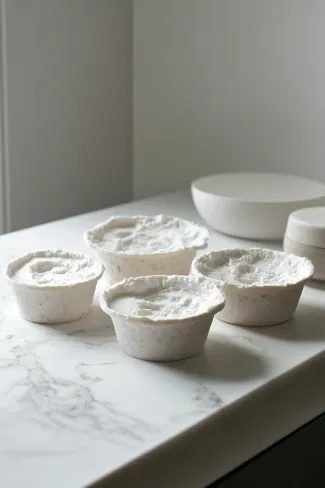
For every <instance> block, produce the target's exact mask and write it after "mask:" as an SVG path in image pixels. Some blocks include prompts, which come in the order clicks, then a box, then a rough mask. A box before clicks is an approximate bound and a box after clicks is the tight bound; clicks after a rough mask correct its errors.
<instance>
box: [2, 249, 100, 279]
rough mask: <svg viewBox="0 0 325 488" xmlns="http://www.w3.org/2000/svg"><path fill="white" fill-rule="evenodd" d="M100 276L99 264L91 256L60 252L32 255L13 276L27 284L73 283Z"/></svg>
mask: <svg viewBox="0 0 325 488" xmlns="http://www.w3.org/2000/svg"><path fill="white" fill-rule="evenodd" d="M96 276H98V266H96V265H95V264H94V263H92V261H91V260H90V259H89V258H86V257H78V256H77V255H73V254H71V255H69V254H68V253H61V254H60V253H59V254H58V255H55V254H54V255H51V254H50V253H46V255H41V256H38V255H37V253H36V254H35V255H30V257H29V259H28V260H27V261H25V262H23V263H22V264H21V266H18V267H17V268H16V269H15V270H14V272H13V273H12V275H11V278H12V279H13V280H15V281H18V282H19V283H23V284H26V285H49V286H57V285H73V284H75V283H78V282H83V281H87V280H89V279H92V278H95V277H96Z"/></svg>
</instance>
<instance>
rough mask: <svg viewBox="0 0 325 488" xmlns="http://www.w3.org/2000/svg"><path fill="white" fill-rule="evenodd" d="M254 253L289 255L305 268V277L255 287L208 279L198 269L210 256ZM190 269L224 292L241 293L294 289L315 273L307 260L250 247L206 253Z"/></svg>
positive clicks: (271, 250) (281, 252)
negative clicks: (199, 264) (238, 291)
mask: <svg viewBox="0 0 325 488" xmlns="http://www.w3.org/2000/svg"><path fill="white" fill-rule="evenodd" d="M256 251H259V252H260V251H267V252H272V253H273V254H281V255H282V256H288V255H290V256H292V257H293V258H294V259H296V260H297V261H300V262H301V265H302V266H305V267H306V276H305V277H304V278H302V279H300V280H296V281H295V282H294V283H292V282H291V283H289V282H288V283H279V284H277V285H256V284H247V283H238V284H234V283H227V281H225V280H218V279H215V278H210V277H208V276H206V275H204V274H203V273H202V272H201V271H200V270H199V267H198V263H202V262H203V263H204V262H206V261H207V260H208V259H210V257H211V256H216V255H221V254H226V255H227V254H228V255H229V254H232V253H234V252H243V253H246V254H249V253H250V252H256ZM191 269H192V271H193V273H194V274H195V275H197V276H204V277H205V278H207V279H209V280H211V281H214V282H215V283H217V284H218V285H219V286H220V287H221V288H222V289H224V290H231V289H233V290H242V291H244V290H245V291H254V290H259V291H262V290H265V291H277V290H281V289H289V288H295V287H297V286H300V285H303V284H304V283H306V282H307V281H309V280H310V279H311V278H312V277H313V275H314V272H315V268H314V266H313V264H312V262H311V261H310V260H309V259H307V258H304V257H300V256H296V255H294V254H292V253H286V252H284V251H276V250H273V249H268V248H263V247H251V248H248V249H244V248H224V249H219V250H216V251H210V252H208V253H205V254H201V256H197V257H196V258H195V259H194V260H193V262H192V267H191Z"/></svg>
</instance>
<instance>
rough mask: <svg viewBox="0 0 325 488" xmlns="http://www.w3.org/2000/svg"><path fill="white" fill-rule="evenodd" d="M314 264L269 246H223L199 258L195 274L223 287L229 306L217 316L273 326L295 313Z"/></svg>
mask: <svg viewBox="0 0 325 488" xmlns="http://www.w3.org/2000/svg"><path fill="white" fill-rule="evenodd" d="M313 272H314V267H313V265H312V263H311V262H310V261H309V260H308V259H306V258H301V257H298V256H294V255H293V254H286V253H283V252H279V251H272V250H270V249H257V248H252V249H246V250H244V249H224V250H221V251H214V252H210V253H207V254H203V255H202V256H200V257H198V258H196V259H195V260H194V261H193V264H192V273H193V274H194V275H196V276H205V277H207V278H208V279H210V280H212V281H214V282H215V283H216V284H217V285H219V286H220V287H221V289H222V290H223V292H224V294H225V297H226V306H225V307H224V309H223V310H222V311H221V312H220V313H219V314H218V316H217V318H218V319H220V320H222V321H224V322H228V323H230V324H235V325H252V326H260V325H274V324H280V323H282V322H286V321H287V320H289V319H290V318H291V317H292V315H293V314H294V312H295V310H296V308H297V305H298V302H299V299H300V295H301V293H302V290H303V287H304V285H305V283H306V282H307V281H308V280H310V279H311V278H312V276H313Z"/></svg>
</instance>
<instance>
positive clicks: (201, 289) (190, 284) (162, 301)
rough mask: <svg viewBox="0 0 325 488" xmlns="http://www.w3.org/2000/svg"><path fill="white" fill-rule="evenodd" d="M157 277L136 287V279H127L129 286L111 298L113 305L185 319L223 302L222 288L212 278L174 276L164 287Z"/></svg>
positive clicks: (136, 313)
mask: <svg viewBox="0 0 325 488" xmlns="http://www.w3.org/2000/svg"><path fill="white" fill-rule="evenodd" d="M157 280H159V278H158V279H156V280H155V279H153V280H150V279H149V277H148V279H147V285H146V286H145V287H137V286H136V284H135V286H134V283H135V281H134V280H132V279H129V280H126V282H127V284H126V287H125V289H124V290H122V291H121V292H120V294H119V296H116V297H114V298H113V299H112V300H111V301H110V303H109V306H110V308H111V309H113V310H115V311H116V312H119V313H120V314H123V315H127V316H142V317H150V318H155V319H157V318H162V319H183V318H186V317H191V316H194V315H200V314H202V313H205V312H206V311H207V310H209V309H210V308H213V306H215V305H216V303H217V304H220V303H222V301H223V296H222V294H221V292H220V290H219V288H218V287H217V286H215V285H212V286H211V283H208V282H207V281H208V280H204V281H203V280H199V281H198V280H197V279H196V280H195V279H193V277H189V279H188V280H179V279H178V277H173V276H172V277H169V279H165V280H164V282H163V283H162V284H161V286H157V284H158V285H159V284H160V283H159V281H157ZM128 283H129V284H130V286H129V285H128ZM137 288H138V291H137ZM140 288H141V289H140ZM132 289H133V291H132V293H131V290H132Z"/></svg>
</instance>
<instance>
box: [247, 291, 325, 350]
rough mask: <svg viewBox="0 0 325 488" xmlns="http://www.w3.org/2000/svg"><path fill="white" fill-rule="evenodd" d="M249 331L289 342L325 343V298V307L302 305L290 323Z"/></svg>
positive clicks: (251, 328) (255, 328)
mask: <svg viewBox="0 0 325 488" xmlns="http://www.w3.org/2000/svg"><path fill="white" fill-rule="evenodd" d="M249 329H250V330H252V331H253V332H254V334H259V335H263V336H266V337H271V338H274V339H280V340H284V341H288V342H318V341H324V342H325V296H324V305H323V307H321V306H317V305H313V304H306V303H301V304H299V306H298V308H297V310H296V313H295V315H294V316H293V318H292V319H291V320H289V321H288V322H284V323H283V324H279V325H270V326H268V327H254V328H253V327H250V328H249Z"/></svg>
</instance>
